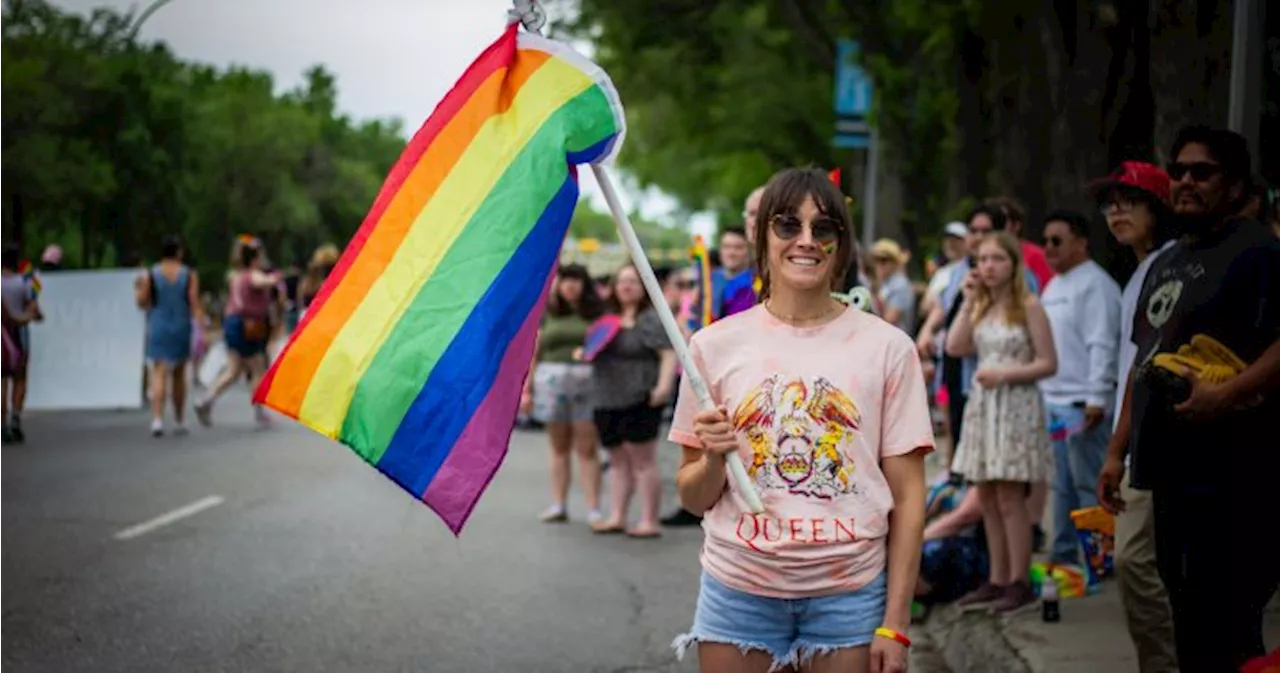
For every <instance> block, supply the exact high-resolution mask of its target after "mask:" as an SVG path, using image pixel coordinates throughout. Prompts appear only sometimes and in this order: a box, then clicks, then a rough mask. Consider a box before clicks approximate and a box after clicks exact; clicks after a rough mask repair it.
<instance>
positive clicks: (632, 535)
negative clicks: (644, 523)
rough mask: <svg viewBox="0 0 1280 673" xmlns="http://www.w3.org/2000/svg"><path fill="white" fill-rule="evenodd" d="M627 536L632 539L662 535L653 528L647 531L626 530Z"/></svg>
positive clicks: (645, 538)
mask: <svg viewBox="0 0 1280 673" xmlns="http://www.w3.org/2000/svg"><path fill="white" fill-rule="evenodd" d="M627 537H629V538H631V539H633V540H649V539H653V538H659V537H662V531H657V530H655V531H649V532H648V533H634V532H632V531H627Z"/></svg>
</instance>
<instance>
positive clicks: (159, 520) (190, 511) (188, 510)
mask: <svg viewBox="0 0 1280 673" xmlns="http://www.w3.org/2000/svg"><path fill="white" fill-rule="evenodd" d="M222 503H223V498H222V496H220V495H211V496H209V497H207V498H201V499H199V500H197V501H195V502H193V503H191V504H189V505H183V506H182V507H179V508H177V509H174V510H170V511H168V512H165V513H164V514H161V515H160V516H158V517H156V518H154V519H151V520H149V521H143V522H142V523H140V524H138V525H136V526H130V527H128V528H126V529H124V530H122V531H120V532H118V533H116V534H115V538H116V539H117V540H132V539H133V538H135V537H140V536H142V535H146V534H147V533H150V532H151V531H153V530H156V529H159V528H164V527H165V526H168V525H169V524H171V523H174V522H176V521H181V520H182V519H185V518H187V517H189V516H195V515H196V514H199V513H200V512H203V511H205V510H206V509H209V508H211V507H217V506H218V505H221V504H222Z"/></svg>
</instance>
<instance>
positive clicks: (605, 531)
mask: <svg viewBox="0 0 1280 673" xmlns="http://www.w3.org/2000/svg"><path fill="white" fill-rule="evenodd" d="M591 532H592V533H594V534H596V535H620V534H622V533H625V532H627V529H626V528H623V527H622V526H592V527H591Z"/></svg>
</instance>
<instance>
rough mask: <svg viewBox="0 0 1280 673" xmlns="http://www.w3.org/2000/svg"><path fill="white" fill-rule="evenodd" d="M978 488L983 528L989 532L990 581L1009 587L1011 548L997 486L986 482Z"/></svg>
mask: <svg viewBox="0 0 1280 673" xmlns="http://www.w3.org/2000/svg"><path fill="white" fill-rule="evenodd" d="M977 486H978V496H979V497H980V498H981V499H982V527H983V528H984V529H986V532H987V551H988V553H989V554H990V556H991V573H990V579H989V581H990V582H991V584H994V585H996V586H1008V585H1009V583H1010V582H1012V581H1013V577H1012V576H1011V573H1010V572H1009V547H1008V543H1007V542H1006V539H1007V538H1006V537H1005V530H1004V519H1003V518H1001V516H1000V504H999V502H998V500H997V496H996V485H995V483H992V482H984V483H981V484H978V485H977ZM1027 532H1030V531H1027Z"/></svg>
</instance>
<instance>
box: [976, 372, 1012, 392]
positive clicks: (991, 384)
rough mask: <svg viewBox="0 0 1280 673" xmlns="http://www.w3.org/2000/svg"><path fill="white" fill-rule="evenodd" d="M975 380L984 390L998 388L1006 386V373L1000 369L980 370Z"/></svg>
mask: <svg viewBox="0 0 1280 673" xmlns="http://www.w3.org/2000/svg"><path fill="white" fill-rule="evenodd" d="M973 378H974V380H976V381H977V382H978V385H980V386H982V387H983V388H996V387H998V386H1002V385H1004V372H1003V371H1002V370H999V369H979V370H978V372H977V373H976V374H974V375H973Z"/></svg>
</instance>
